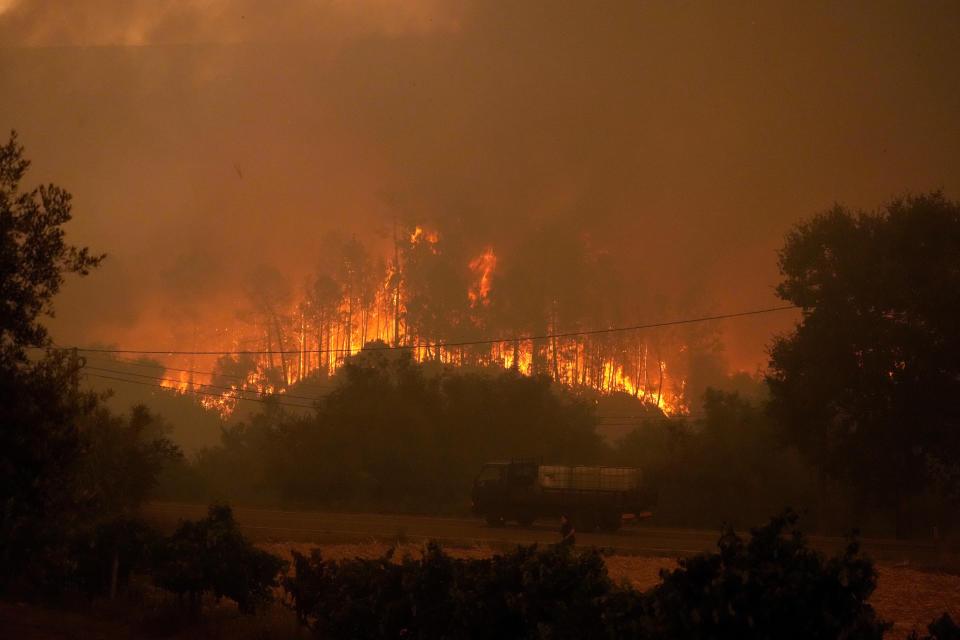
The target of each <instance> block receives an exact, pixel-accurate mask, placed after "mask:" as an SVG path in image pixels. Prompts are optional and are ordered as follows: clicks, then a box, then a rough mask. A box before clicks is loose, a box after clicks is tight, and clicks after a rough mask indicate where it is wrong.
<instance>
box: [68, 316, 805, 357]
mask: <svg viewBox="0 0 960 640" xmlns="http://www.w3.org/2000/svg"><path fill="white" fill-rule="evenodd" d="M799 308H800V307H798V306H796V305H783V306H779V307H768V308H765V309H753V310H750V311H740V312H737V313H724V314H718V315H712V316H702V317H698V318H685V319H681V320H670V321H665V322H651V323H647V324H638V325H633V326H629V327H611V328H607V329H588V330H581V331H565V332H559V333H545V334H541V335H528V336H513V337H506V338H483V339H480V340H464V341H458V342H434V343H428V344H424V343H418V344H414V345H394V346H390V345H383V346H372V347H367V346H365V347H363V349H362V350H363V351H401V350H412V349H420V348H424V347H434V348H450V347H466V346H474V345H489V344H501V343H510V342H529V341H532V340H550V339H554V338H571V337H575V336H591V335H603V334H611V333H622V332H625V331H640V330H643V329H658V328H662V327H672V326H678V325H686V324H696V323H700V322H711V321H715V320H728V319H731V318H743V317H747V316H755V315H761V314H766V313H774V312H778V311H787V310H793V309H799ZM74 348H76V350H77V351H79V352H83V353H131V354H142V355H192V356H221V355H263V354H270V353H275V354H298V353H354V351H355V350H354V349H352V348H350V347H335V348H327V349H295V350H294V349H278V350H273V351H270V350H267V349H262V350H234V351H181V350H176V349H167V350H160V349H106V348H82V347H74Z"/></svg>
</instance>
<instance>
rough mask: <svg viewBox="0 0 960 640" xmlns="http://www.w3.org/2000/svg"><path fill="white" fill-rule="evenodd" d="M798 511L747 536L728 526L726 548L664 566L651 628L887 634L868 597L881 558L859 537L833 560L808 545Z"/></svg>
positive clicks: (659, 633) (650, 610) (651, 605)
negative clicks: (863, 548)
mask: <svg viewBox="0 0 960 640" xmlns="http://www.w3.org/2000/svg"><path fill="white" fill-rule="evenodd" d="M796 521H797V516H796V514H795V513H793V512H791V511H787V512H785V513H784V514H782V515H779V516H777V517H775V518H773V519H772V520H771V521H770V523H769V524H767V525H765V526H763V527H758V528H754V529H752V531H751V537H750V540H749V542H746V543H744V541H743V540H741V539H740V538H739V537H738V536H737V535H736V534H735V533H734V532H733V530H732V529H729V528H728V529H726V530H724V532H723V534H722V535H721V537H720V541H719V553H709V554H701V555H698V556H694V557H692V558H688V559H686V560H682V561H681V562H680V568H679V569H676V570H674V571H670V572H666V571H664V572H661V577H662V579H663V581H662V583H661V584H660V585H658V586H657V587H655V588H654V589H653V590H651V592H650V593H649V595H648V597H647V598H646V602H645V604H644V611H643V613H644V616H645V617H646V618H647V623H646V624H647V625H648V631H649V634H650V635H651V636H653V637H672V638H680V637H682V638H690V639H697V638H785V639H789V638H804V639H810V638H863V639H867V638H882V637H883V632H884V631H885V630H886V629H888V628H889V627H890V625H889V624H887V623H884V622H881V621H880V620H878V619H877V617H876V615H875V614H874V611H873V608H872V607H871V606H870V605H869V604H867V599H868V598H869V597H870V594H871V593H873V590H874V589H875V588H876V584H877V577H876V572H875V571H874V569H873V565H872V563H871V562H870V560H868V559H867V558H865V557H864V556H862V555H861V554H860V551H859V547H858V544H857V543H856V542H855V541H853V540H851V541H850V542H849V544H848V545H847V547H846V549H845V550H844V551H843V552H842V553H841V554H840V555H838V556H836V557H834V558H831V559H829V560H825V559H824V558H823V556H822V555H821V554H819V553H817V552H816V551H814V550H812V549H810V548H808V547H807V545H806V541H805V539H804V536H803V534H802V533H801V532H800V531H799V530H798V529H797V528H796Z"/></svg>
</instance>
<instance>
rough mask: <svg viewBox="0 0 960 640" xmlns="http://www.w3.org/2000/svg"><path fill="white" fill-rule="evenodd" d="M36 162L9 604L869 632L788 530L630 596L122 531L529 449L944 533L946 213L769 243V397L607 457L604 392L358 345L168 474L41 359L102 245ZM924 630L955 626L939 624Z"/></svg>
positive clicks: (557, 571) (6, 179)
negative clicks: (169, 602)
mask: <svg viewBox="0 0 960 640" xmlns="http://www.w3.org/2000/svg"><path fill="white" fill-rule="evenodd" d="M27 166H28V163H27V161H26V160H25V159H24V158H23V155H22V149H21V148H20V147H19V145H18V144H17V142H16V139H15V138H14V137H11V139H10V141H9V142H8V143H7V144H6V145H5V146H3V147H0V276H2V277H0V567H2V573H0V594H2V595H3V596H4V597H5V598H14V599H37V600H43V601H54V602H56V601H61V602H62V601H64V600H71V599H74V598H79V599H81V600H82V599H84V598H86V599H89V598H96V597H110V596H112V595H115V594H117V593H118V592H121V591H123V590H124V589H125V587H126V585H130V584H131V583H133V582H134V581H141V582H143V581H146V582H147V583H149V584H150V585H153V587H152V588H155V589H158V590H160V592H163V593H169V594H171V595H170V597H171V598H173V599H175V600H176V601H177V602H178V606H180V607H182V608H183V609H184V610H185V611H188V612H190V613H191V615H194V616H195V615H197V614H198V613H199V612H200V609H201V608H202V603H203V601H204V597H210V598H227V599H230V600H233V601H235V602H236V603H237V606H238V608H239V609H240V610H241V611H244V612H251V611H256V610H257V608H258V607H259V606H261V605H263V604H264V603H266V602H268V601H269V600H270V599H271V598H272V597H273V596H274V591H275V590H276V589H277V584H278V580H281V579H282V581H283V586H284V588H285V591H286V593H287V594H288V595H287V596H285V597H289V601H290V603H291V604H292V606H293V607H294V608H295V609H296V611H297V614H298V615H299V617H300V619H301V620H302V621H303V622H304V623H305V624H306V625H308V626H309V627H310V628H311V629H313V630H314V631H316V632H317V633H318V634H319V635H320V636H321V637H382V636H383V635H398V636H400V635H405V636H408V637H424V638H426V637H443V636H447V637H486V636H497V637H584V636H587V635H589V636H591V637H597V636H598V635H599V636H600V637H603V636H606V637H651V638H672V637H689V638H697V637H704V638H706V637H742V638H751V637H756V638H770V637H780V638H782V637H798V638H799V637H805V638H806V637H814V638H816V637H823V638H832V637H845V638H879V637H882V634H883V631H884V628H885V626H884V624H883V623H882V622H880V621H878V620H877V619H876V617H875V616H874V614H873V611H872V610H871V609H870V607H869V606H868V605H867V604H866V600H867V598H868V597H869V595H870V593H871V591H872V590H873V588H874V586H875V574H874V573H873V570H872V567H871V565H870V563H869V562H868V561H867V560H865V559H864V558H863V557H862V556H860V555H859V553H858V552H857V549H856V546H855V545H853V546H851V547H849V548H848V549H847V551H846V552H844V553H843V554H841V555H840V556H838V557H837V558H833V559H830V560H824V559H822V558H820V557H819V556H818V555H817V554H815V553H813V552H811V551H810V550H809V549H807V547H806V546H805V544H804V543H803V539H802V536H800V535H799V534H798V533H796V532H795V531H794V530H793V525H794V516H792V515H787V516H783V517H780V518H776V519H774V520H773V522H771V523H770V524H769V525H767V526H766V527H763V528H760V529H757V530H755V531H754V532H753V535H752V537H751V538H750V540H749V541H746V542H745V541H743V540H740V539H739V538H737V537H736V536H735V535H733V533H732V531H726V532H725V533H724V534H723V536H722V537H721V541H720V550H719V552H718V553H716V554H711V555H706V556H699V557H696V558H692V559H688V560H686V561H684V563H683V564H682V566H681V567H680V569H678V570H677V571H674V572H670V573H668V574H665V575H664V576H663V582H662V584H661V585H660V586H658V587H657V588H656V589H654V590H653V591H651V592H648V593H636V592H634V591H632V590H630V589H628V588H626V587H623V586H619V585H615V584H613V583H612V582H611V581H610V580H609V578H608V576H607V575H606V573H605V569H604V567H603V562H602V558H601V556H600V555H598V554H597V553H595V552H586V553H582V554H580V553H575V554H574V553H570V552H569V551H564V550H561V549H554V548H550V549H533V548H528V549H523V548H521V549H518V550H517V551H516V552H514V553H510V554H506V555H503V556H499V557H495V558H493V559H489V560H482V561H459V560H454V559H452V558H450V557H448V556H446V555H445V554H444V553H443V552H442V551H441V550H440V549H439V548H437V547H430V548H428V550H427V552H426V554H425V556H424V558H423V559H421V560H415V561H414V560H404V561H402V562H399V563H393V562H391V561H390V559H388V558H385V559H383V560H381V561H378V562H367V561H359V560H358V561H347V562H327V561H324V560H323V559H322V558H321V557H319V556H313V557H310V558H306V557H297V558H296V561H295V567H294V569H295V571H294V573H293V574H291V575H284V574H283V563H281V562H280V561H279V560H277V559H276V558H274V557H272V556H270V555H269V554H266V553H264V552H262V551H259V550H257V549H255V548H253V547H252V546H251V544H250V543H249V541H247V540H245V539H244V538H243V536H241V535H240V534H239V533H238V532H237V529H236V525H235V523H234V522H233V519H232V516H231V514H230V512H229V509H226V508H223V507H217V508H213V509H211V511H210V513H209V515H208V517H207V518H206V519H204V520H202V521H199V522H196V523H184V524H183V525H182V526H181V527H180V528H179V529H178V530H177V531H176V532H174V533H173V534H172V535H170V536H163V535H160V534H159V533H157V532H155V531H153V530H152V529H150V528H149V527H147V526H145V525H143V524H142V523H139V522H138V521H137V520H136V517H135V516H136V513H137V510H138V508H139V506H140V505H141V504H142V502H143V501H144V500H147V499H148V498H150V497H152V496H155V495H157V494H156V493H154V491H155V489H156V487H157V485H158V483H161V482H162V490H163V491H164V492H165V495H167V496H179V497H194V498H204V499H206V498H211V497H226V498H230V499H232V500H243V501H259V502H268V501H269V502H274V503H283V504H295V505H323V506H332V507H341V508H344V507H349V508H357V507H371V508H378V509H390V510H432V511H437V510H445V509H451V508H456V507H453V506H452V505H456V504H458V503H461V501H465V500H466V495H467V487H468V485H469V482H470V480H471V478H472V477H473V475H474V474H475V473H476V470H477V469H478V468H479V466H480V464H481V463H483V462H485V461H487V460H488V459H491V458H503V457H510V456H515V455H535V456H542V457H543V458H544V459H548V460H549V461H551V462H572V463H595V462H600V463H602V462H607V461H609V462H612V463H617V464H628V465H639V466H642V467H643V468H644V469H645V471H646V473H647V475H648V479H649V481H650V482H652V483H656V485H657V486H658V487H659V489H660V500H661V507H660V514H661V517H662V518H663V520H664V521H666V522H675V523H683V524H700V525H703V524H710V525H712V524H715V523H717V522H719V521H721V520H726V521H728V522H738V523H744V522H747V523H757V522H761V521H762V520H763V519H764V518H765V516H766V514H769V513H776V512H779V511H780V509H781V508H782V505H783V504H795V505H800V506H802V507H805V508H807V509H808V510H809V511H810V518H811V520H812V521H813V522H814V523H815V526H816V527H817V528H818V529H820V530H823V529H824V528H826V527H828V526H829V525H831V524H833V525H834V526H849V525H851V524H858V523H862V522H871V521H881V522H884V523H885V524H887V525H889V528H888V529H884V531H893V532H895V533H896V534H897V535H901V536H904V535H908V534H910V533H918V532H924V531H930V530H935V531H939V532H946V531H947V530H948V528H949V527H950V526H952V525H955V524H956V522H957V509H956V506H957V504H958V503H957V500H958V496H960V489H958V487H960V471H958V468H957V463H956V460H957V459H960V437H958V423H957V419H958V416H960V404H958V403H960V388H958V387H960V375H958V373H960V370H958V366H960V365H958V363H960V344H958V340H960V331H958V329H957V327H958V324H957V323H958V320H960V315H958V314H960V300H958V295H960V294H958V292H960V272H958V271H957V269H956V265H957V264H960V206H958V205H957V204H956V203H952V202H950V201H947V200H946V199H945V198H943V197H942V196H941V195H940V194H931V195H929V196H922V197H917V198H913V199H908V200H905V201H898V202H894V203H892V204H891V205H889V206H888V207H887V208H886V209H885V210H884V211H882V212H880V213H877V214H857V215H854V214H851V213H850V212H847V211H845V210H842V209H837V210H833V211H831V212H828V213H827V214H825V215H823V216H819V217H817V218H815V219H813V220H812V221H811V222H809V223H806V224H804V225H802V226H800V227H798V228H797V229H796V230H795V232H794V233H793V234H791V235H790V236H789V237H788V240H787V244H786V247H785V249H784V251H783V252H782V253H781V268H782V271H783V273H784V278H785V279H784V282H783V284H782V285H781V287H780V289H779V293H780V295H781V296H782V297H783V298H784V299H786V300H789V301H791V302H793V303H795V304H797V305H799V306H800V307H802V308H803V319H802V322H801V323H800V324H799V325H798V327H797V330H796V331H795V332H794V333H793V334H791V335H789V336H783V337H780V338H778V339H777V340H776V341H775V342H774V345H773V348H772V350H771V368H770V371H769V374H768V378H767V384H768V387H769V394H770V400H769V402H757V401H755V400H750V401H748V400H747V399H746V398H745V397H743V396H741V395H738V394H736V393H730V392H723V391H710V392H708V393H707V394H706V395H705V396H704V398H703V413H702V415H700V416H698V417H697V418H695V419H683V418H680V419H668V418H666V417H664V416H662V415H660V414H658V413H657V412H656V411H653V412H652V413H647V414H645V416H649V417H646V418H645V419H641V420H640V424H639V426H638V428H637V429H636V430H634V431H633V432H632V433H630V434H629V435H628V436H627V437H626V438H624V439H623V440H622V441H620V442H619V443H618V444H616V445H614V446H611V445H608V444H606V443H605V442H604V441H603V440H602V439H601V438H600V436H599V435H598V434H597V431H596V426H597V425H596V421H597V407H596V405H595V403H594V400H595V399H596V397H595V396H591V395H583V394H580V393H578V392H576V391H572V390H570V389H564V388H561V387H558V386H557V385H556V383H555V382H554V381H552V380H551V379H550V378H549V377H524V376H521V375H519V374H518V373H517V372H515V371H507V372H502V371H501V372H499V373H497V374H496V375H491V374H490V373H488V372H487V373H485V372H483V371H474V372H469V371H466V370H462V371H452V370H450V369H445V368H442V367H441V368H439V369H437V368H434V369H430V368H428V367H427V366H426V365H419V364H416V363H414V362H413V361H412V360H411V359H410V358H409V357H407V356H404V355H401V354H395V353H390V354H387V353H386V352H384V351H382V350H381V351H367V352H363V353H361V354H359V355H358V356H357V357H354V358H353V359H352V360H351V361H350V362H348V363H347V364H346V365H345V366H344V367H343V368H342V369H341V370H340V373H338V379H337V381H336V382H337V387H336V389H335V390H334V391H333V392H332V393H331V394H330V395H328V396H327V397H326V398H325V399H324V400H323V401H322V402H320V403H318V404H317V405H316V406H315V407H314V408H313V409H312V410H310V411H309V412H306V413H296V414H293V413H288V412H287V411H285V410H284V408H283V407H282V406H280V403H279V402H277V403H276V404H275V405H273V406H271V405H269V404H268V406H267V407H266V409H265V411H263V412H262V413H260V414H257V415H256V416H254V417H253V418H252V419H250V420H249V421H247V422H245V423H243V424H239V425H235V426H233V427H231V428H230V429H228V430H226V431H224V433H223V437H222V442H221V444H220V445H219V446H214V447H210V448H207V449H205V450H203V451H201V453H200V454H199V456H198V457H197V458H196V459H195V460H187V459H185V458H184V457H183V456H182V454H181V452H180V449H179V448H178V447H177V445H176V444H175V443H174V442H172V441H171V440H170V439H169V437H168V434H169V432H170V427H169V425H168V424H167V423H166V422H165V421H164V419H163V418H161V417H160V416H157V415H154V414H153V413H151V412H150V411H148V410H147V409H145V408H143V407H135V408H133V409H132V410H130V411H129V412H128V413H126V414H122V415H118V414H115V413H114V412H112V411H111V410H109V409H108V408H107V406H106V405H105V404H104V397H103V396H102V395H100V394H96V393H92V392H89V391H85V390H83V389H82V388H81V387H80V384H79V382H80V377H79V376H80V369H81V368H82V365H83V362H82V360H81V359H79V358H78V357H77V356H76V354H75V353H69V352H65V351H63V350H58V349H54V348H53V346H52V344H51V341H50V340H49V338H48V336H47V333H46V330H45V328H44V326H43V325H42V324H41V322H40V319H41V317H42V316H43V314H44V313H48V312H50V311H51V301H52V299H53V297H54V295H55V294H56V293H57V291H58V290H59V288H60V286H61V284H62V282H63V278H64V276H65V274H70V273H75V274H79V275H85V274H86V273H88V272H89V271H90V270H91V269H93V268H95V267H96V266H97V265H98V264H99V263H100V261H101V260H102V259H103V256H97V255H94V254H91V253H90V252H89V251H88V250H87V249H79V248H76V247H72V246H70V245H68V244H66V243H65V241H64V234H63V230H62V225H63V224H65V223H66V222H67V221H69V219H70V196H69V194H68V193H67V192H65V191H63V190H62V189H59V188H57V187H55V186H48V187H41V188H38V189H35V190H32V191H21V189H20V181H21V179H22V177H23V175H24V172H25V171H26V169H27ZM831 509H832V510H833V511H834V512H835V513H842V514H843V516H842V517H834V518H833V519H832V520H831ZM911 525H912V526H913V528H914V529H915V530H917V531H911V530H910V529H911ZM934 527H935V528H934ZM931 634H932V637H935V638H937V639H938V640H945V639H946V638H954V637H956V634H957V630H956V628H955V627H954V626H953V625H952V622H950V621H949V620H947V619H944V620H941V621H938V622H936V623H935V624H934V625H932V626H931Z"/></svg>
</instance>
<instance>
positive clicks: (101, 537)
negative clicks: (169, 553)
mask: <svg viewBox="0 0 960 640" xmlns="http://www.w3.org/2000/svg"><path fill="white" fill-rule="evenodd" d="M160 541H161V536H160V534H159V533H158V532H157V531H156V530H155V529H153V528H152V527H150V526H149V525H147V524H146V523H144V522H143V521H141V520H137V519H131V518H117V519H115V520H111V521H108V522H105V523H102V524H100V525H98V526H96V527H94V528H93V529H90V530H88V531H84V532H81V533H80V534H79V535H77V536H76V537H75V538H74V539H73V540H72V541H71V545H70V554H69V555H70V558H71V559H72V561H73V574H72V579H71V580H70V582H71V583H72V584H73V585H74V586H75V587H76V588H77V589H78V590H79V591H80V592H82V593H85V594H88V595H105V594H107V593H109V591H110V586H111V584H112V583H113V581H114V577H116V583H115V586H116V587H117V588H122V587H124V586H125V585H126V584H127V583H128V582H129V580H130V576H131V574H132V573H133V572H134V571H141V572H147V571H149V570H150V567H151V564H152V561H153V556H154V554H155V553H156V551H157V549H158V548H159V546H160Z"/></svg>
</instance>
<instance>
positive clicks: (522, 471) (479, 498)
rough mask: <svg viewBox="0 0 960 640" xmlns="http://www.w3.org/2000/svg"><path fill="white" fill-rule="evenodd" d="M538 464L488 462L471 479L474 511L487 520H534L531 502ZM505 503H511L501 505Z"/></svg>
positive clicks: (500, 522)
mask: <svg viewBox="0 0 960 640" xmlns="http://www.w3.org/2000/svg"><path fill="white" fill-rule="evenodd" d="M539 466H540V465H539V464H538V463H536V462H532V461H527V460H521V461H514V462H488V463H487V464H485V465H483V467H482V468H481V469H480V473H479V474H477V477H476V478H475V479H474V481H473V492H472V496H471V497H472V504H471V509H472V511H473V513H475V514H478V515H484V516H486V519H487V523H488V524H490V525H493V526H498V525H502V524H503V522H504V520H506V519H509V520H517V521H519V522H520V523H521V524H530V523H532V522H533V517H531V516H530V515H528V514H531V513H532V511H531V508H530V507H531V506H532V503H533V502H534V501H535V499H536V491H537V473H538V470H539ZM504 505H511V507H510V508H509V509H506V510H505V509H504Z"/></svg>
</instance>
